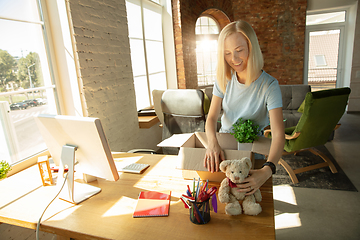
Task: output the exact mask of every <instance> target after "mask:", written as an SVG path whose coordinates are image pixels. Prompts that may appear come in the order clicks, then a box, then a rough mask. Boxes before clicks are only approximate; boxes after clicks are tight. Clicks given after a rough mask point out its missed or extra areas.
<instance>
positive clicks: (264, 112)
mask: <svg viewBox="0 0 360 240" xmlns="http://www.w3.org/2000/svg"><path fill="white" fill-rule="evenodd" d="M213 95H215V96H218V97H220V98H222V99H223V100H222V108H223V115H222V117H221V129H220V132H227V133H229V132H231V131H232V125H233V124H234V123H235V122H236V121H237V120H238V119H239V118H243V120H247V119H250V120H252V121H253V122H254V123H255V124H258V125H259V127H260V129H264V127H266V126H268V125H269V124H270V121H269V111H270V110H271V109H274V108H279V107H282V97H281V91H280V87H279V83H278V81H277V80H276V79H275V78H274V77H272V76H270V75H269V74H267V73H266V72H265V71H263V72H262V73H261V75H260V77H259V78H258V79H256V80H255V81H254V82H253V83H251V84H250V86H245V84H241V83H239V82H238V80H237V77H236V74H233V75H232V78H231V80H230V81H229V82H228V83H227V86H226V92H225V94H223V93H222V92H221V90H220V88H219V85H218V83H217V81H216V82H215V84H214V90H213Z"/></svg>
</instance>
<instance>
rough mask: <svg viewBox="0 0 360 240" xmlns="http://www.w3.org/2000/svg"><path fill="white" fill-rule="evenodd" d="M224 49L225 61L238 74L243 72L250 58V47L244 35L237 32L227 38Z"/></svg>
mask: <svg viewBox="0 0 360 240" xmlns="http://www.w3.org/2000/svg"><path fill="white" fill-rule="evenodd" d="M224 50H225V51H224V54H225V61H226V62H227V63H228V64H229V65H230V67H232V68H233V69H234V70H235V71H236V72H237V73H238V74H241V73H243V71H244V70H246V67H247V62H248V58H249V47H248V43H247V40H246V38H245V37H244V35H242V34H241V33H239V32H236V33H233V34H231V35H230V36H228V37H227V38H225V43H224Z"/></svg>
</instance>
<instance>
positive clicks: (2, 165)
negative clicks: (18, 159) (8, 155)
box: [0, 161, 11, 179]
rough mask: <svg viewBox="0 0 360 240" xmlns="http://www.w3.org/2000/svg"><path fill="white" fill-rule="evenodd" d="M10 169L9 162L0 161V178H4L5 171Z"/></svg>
mask: <svg viewBox="0 0 360 240" xmlns="http://www.w3.org/2000/svg"><path fill="white" fill-rule="evenodd" d="M10 170H11V167H10V164H9V163H7V162H5V161H1V162H0V179H3V178H6V175H7V173H8V172H9V171H10Z"/></svg>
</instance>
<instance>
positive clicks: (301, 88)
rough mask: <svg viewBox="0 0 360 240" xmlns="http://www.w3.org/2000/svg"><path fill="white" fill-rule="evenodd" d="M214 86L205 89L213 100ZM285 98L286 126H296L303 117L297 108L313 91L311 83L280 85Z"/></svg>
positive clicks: (284, 113) (283, 98)
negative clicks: (307, 94)
mask: <svg viewBox="0 0 360 240" xmlns="http://www.w3.org/2000/svg"><path fill="white" fill-rule="evenodd" d="M212 88H213V87H212V86H211V87H206V88H205V89H204V92H205V94H206V95H207V96H208V98H209V99H210V101H211V98H212ZM280 90H281V95H282V100H283V115H284V119H286V121H285V122H284V123H285V128H288V127H292V126H295V125H296V124H297V122H298V121H299V119H300V117H301V113H299V112H298V111H297V110H298V108H299V107H300V105H301V103H302V102H303V101H304V99H305V95H306V93H308V92H310V91H311V87H310V85H303V84H299V85H280Z"/></svg>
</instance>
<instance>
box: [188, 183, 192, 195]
mask: <svg viewBox="0 0 360 240" xmlns="http://www.w3.org/2000/svg"><path fill="white" fill-rule="evenodd" d="M187 189H188V192H187V194H188V195H189V193H190V196H189V197H192V195H191V190H190V186H189V185H187Z"/></svg>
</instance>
